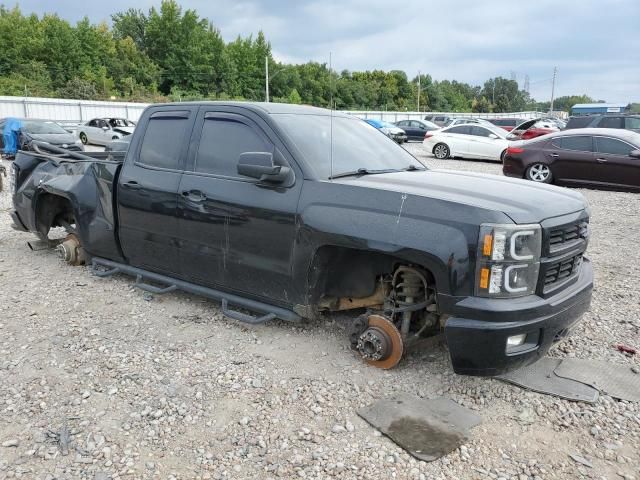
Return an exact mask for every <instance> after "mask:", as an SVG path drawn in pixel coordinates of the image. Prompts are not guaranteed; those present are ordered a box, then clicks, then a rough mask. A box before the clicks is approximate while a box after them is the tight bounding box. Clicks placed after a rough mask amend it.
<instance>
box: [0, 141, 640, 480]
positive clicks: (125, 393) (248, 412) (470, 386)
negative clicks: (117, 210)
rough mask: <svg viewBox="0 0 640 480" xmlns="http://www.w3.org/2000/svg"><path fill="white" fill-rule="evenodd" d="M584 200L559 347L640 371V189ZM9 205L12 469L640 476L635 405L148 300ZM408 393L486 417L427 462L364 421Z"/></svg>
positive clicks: (4, 465)
mask: <svg viewBox="0 0 640 480" xmlns="http://www.w3.org/2000/svg"><path fill="white" fill-rule="evenodd" d="M407 148H408V149H409V150H410V151H412V152H414V153H415V154H416V155H417V156H418V157H419V158H420V159H421V160H422V161H423V162H424V163H425V164H427V165H428V166H431V167H437V168H451V169H456V170H470V171H480V172H486V173H493V174H498V175H500V174H501V168H500V165H499V164H496V163H484V162H475V161H454V160H446V161H436V160H435V159H433V158H432V157H431V156H430V155H426V153H425V152H424V150H423V148H422V145H421V144H409V145H408V146H407ZM5 165H8V163H6V162H5ZM582 193H583V194H584V195H585V196H586V197H587V198H588V200H589V202H590V204H591V207H592V222H591V223H592V239H591V244H590V246H589V251H588V253H589V256H590V258H591V259H592V261H593V264H594V269H595V275H596V278H595V280H596V289H595V292H594V298H593V303H592V307H591V311H590V312H588V313H587V314H586V316H585V318H584V321H583V322H582V323H581V324H580V326H579V327H578V328H577V329H576V330H575V332H574V334H573V336H572V337H570V338H569V339H568V340H567V341H566V342H564V343H562V344H561V345H559V346H558V347H556V348H555V349H554V350H553V351H552V352H551V355H553V356H558V357H565V356H569V357H581V358H597V359H606V360H608V361H610V362H612V363H618V364H633V365H635V366H636V367H640V362H639V361H638V355H636V356H634V357H627V356H625V355H624V354H621V353H619V352H617V351H616V349H615V348H614V346H615V344H617V343H626V344H631V345H633V346H635V347H640V335H639V329H640V313H639V312H640V309H639V308H638V307H639V302H640V268H639V264H640V262H639V260H638V254H637V248H638V241H637V239H638V238H640V217H639V215H640V213H639V212H640V208H639V207H640V201H639V199H640V197H639V196H638V195H634V194H628V193H611V192H603V191H591V190H583V191H582ZM9 207H10V198H9V195H8V194H7V192H6V191H4V192H2V193H1V194H0V312H1V314H0V478H25V479H43V480H44V479H47V480H50V479H91V480H94V479H95V480H105V479H109V478H112V479H116V478H121V479H137V478H140V479H143V478H160V479H209V478H216V479H218V478H233V479H270V478H340V479H355V478H363V479H388V478H397V479H426V478H430V479H444V478H446V479H489V478H491V479H517V480H525V479H551V478H559V479H567V478H569V479H571V478H594V479H602V478H606V479H610V480H613V479H619V478H627V479H631V478H636V479H640V405H638V404H633V403H628V402H620V401H615V400H613V399H611V398H609V397H607V396H601V397H600V399H599V400H598V402H597V403H596V404H595V405H589V404H582V403H572V402H568V401H564V400H560V399H556V398H553V397H550V396H545V395H540V394H536V393H531V392H526V391H524V390H521V389H519V388H517V387H514V386H511V385H508V384H504V383H501V382H499V381H496V380H491V379H483V378H472V377H461V376H456V375H454V374H453V372H452V370H451V368H450V366H449V363H448V357H447V354H446V351H445V349H444V347H441V348H436V349H434V350H431V351H424V352H414V353H412V354H410V355H409V356H408V358H406V359H405V360H404V361H403V362H402V363H401V364H400V365H399V367H398V368H397V369H395V370H392V371H388V372H385V371H380V370H376V369H373V368H370V367H367V366H365V365H364V364H363V363H362V362H361V361H360V360H359V359H358V358H357V357H356V356H355V355H354V353H353V352H351V350H350V349H349V348H348V346H347V340H346V335H345V331H344V326H345V322H344V318H342V317H339V316H335V317H326V318H324V319H323V320H322V321H320V322H318V323H310V324H305V325H301V326H292V325H289V324H285V323H280V322H275V323H272V324H267V325H262V326H254V327H248V326H246V325H241V324H238V323H237V322H234V321H231V320H228V319H225V318H223V317H222V315H221V313H220V310H219V308H218V305H217V304H215V303H212V302H209V301H206V300H203V299H201V298H199V297H195V296H190V295H186V294H169V295H166V296H161V297H159V296H150V295H149V294H145V293H143V292H141V291H139V290H135V289H133V288H132V287H131V284H132V279H131V278H128V277H123V276H122V277H116V278H112V279H99V278H96V277H93V276H91V275H90V274H89V272H88V270H87V269H86V268H84V267H70V266H67V265H65V264H64V263H63V262H62V261H61V260H59V259H58V258H57V257H56V256H55V255H54V254H53V253H51V252H49V251H39V252H32V251H30V250H29V248H28V247H27V245H26V241H27V240H29V239H30V238H31V237H30V236H29V235H27V234H23V233H19V232H15V231H13V230H12V229H11V228H10V219H9V216H8V215H7V211H8V210H9ZM397 391H404V392H409V393H413V394H416V395H418V396H421V397H425V398H432V397H435V396H438V395H444V396H447V397H449V398H452V399H453V400H455V401H456V402H458V403H459V404H461V405H464V406H466V407H468V408H471V409H473V410H476V411H477V412H478V413H479V414H480V415H481V416H482V418H483V424H482V425H480V426H479V427H476V428H475V429H474V430H473V431H472V439H471V441H470V442H469V443H467V444H466V445H464V446H463V447H461V448H460V449H458V450H456V451H455V452H453V453H451V454H449V455H448V456H446V457H443V458H441V459H440V460H437V461H435V462H433V463H424V462H419V461H417V460H415V459H413V458H412V457H409V455H407V454H406V453H405V452H404V451H403V450H401V449H399V448H398V447H397V446H395V444H393V443H392V442H391V441H390V440H388V439H387V438H386V437H383V436H381V435H379V434H378V433H377V432H376V431H374V430H373V429H372V428H371V427H369V426H368V425H367V424H366V423H364V422H363V421H362V420H361V419H360V418H359V417H358V416H357V415H356V413H355V411H356V410H357V409H358V408H359V407H361V406H364V405H367V404H369V403H371V402H373V401H375V400H376V399H378V398H381V397H384V396H385V395H387V394H389V393H390V392H397ZM570 455H574V458H582V459H584V460H585V462H582V463H581V462H580V461H576V460H574V459H573V458H572V457H570ZM575 456H577V457H575ZM585 463H587V464H589V465H590V466H588V465H585Z"/></svg>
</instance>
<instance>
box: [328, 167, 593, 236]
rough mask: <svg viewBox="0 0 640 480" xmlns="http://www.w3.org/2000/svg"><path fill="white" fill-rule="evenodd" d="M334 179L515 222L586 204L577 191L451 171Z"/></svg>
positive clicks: (536, 219) (532, 220) (575, 209)
mask: <svg viewBox="0 0 640 480" xmlns="http://www.w3.org/2000/svg"><path fill="white" fill-rule="evenodd" d="M334 182H340V183H344V184H349V185H354V186H361V187H365V188H374V189H379V190H387V191H396V192H399V193H406V194H408V195H415V196H420V197H425V198H434V199H438V200H444V201H448V202H453V203H457V204H465V205H471V206H474V207H477V208H483V209H486V210H492V211H499V212H502V213H504V214H505V215H507V216H509V217H510V218H511V219H512V220H513V221H514V222H515V223H519V224H523V223H539V222H542V221H543V220H546V219H547V218H552V217H558V216H561V215H566V214H569V213H573V212H578V211H581V210H583V209H585V208H587V206H588V204H587V201H586V200H585V198H584V197H583V196H582V195H581V194H580V193H577V192H574V191H572V190H569V189H566V188H560V187H554V186H553V185H544V184H539V183H534V182H529V181H526V180H519V179H514V178H508V177H500V176H497V175H488V174H480V173H469V172H460V171H452V170H427V171H424V172H398V173H385V174H378V175H363V176H361V177H345V178H341V179H338V180H334Z"/></svg>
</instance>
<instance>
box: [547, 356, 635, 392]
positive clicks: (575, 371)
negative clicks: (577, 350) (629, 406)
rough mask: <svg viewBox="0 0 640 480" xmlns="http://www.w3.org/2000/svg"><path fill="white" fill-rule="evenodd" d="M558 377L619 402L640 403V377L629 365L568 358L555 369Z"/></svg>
mask: <svg viewBox="0 0 640 480" xmlns="http://www.w3.org/2000/svg"><path fill="white" fill-rule="evenodd" d="M555 374H556V375H557V376H558V377H562V378H569V379H572V380H575V381H577V382H582V383H584V384H586V385H591V386H592V387H593V388H597V389H598V390H600V391H601V392H603V393H606V394H607V395H609V396H611V397H613V398H617V399H619V400H628V401H631V402H640V376H638V375H636V374H635V373H633V371H632V369H631V367H630V366H628V365H620V364H617V363H610V362H606V361H601V360H587V359H581V358H566V359H564V360H562V363H560V365H559V366H558V367H557V368H556V369H555Z"/></svg>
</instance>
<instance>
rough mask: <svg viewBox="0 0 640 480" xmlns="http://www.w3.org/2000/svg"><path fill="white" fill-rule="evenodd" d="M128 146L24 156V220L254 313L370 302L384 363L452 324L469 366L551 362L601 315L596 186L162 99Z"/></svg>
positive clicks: (314, 125) (153, 286)
mask: <svg viewBox="0 0 640 480" xmlns="http://www.w3.org/2000/svg"><path fill="white" fill-rule="evenodd" d="M43 148H44V147H43ZM123 155H125V156H124V160H122V159H121V158H120V157H114V156H109V155H104V154H101V155H96V154H77V153H73V154H69V153H68V154H61V153H57V154H55V155H54V154H51V153H46V152H45V151H44V150H42V149H41V150H40V151H39V152H21V153H19V154H18V156H17V158H16V160H15V162H14V163H13V165H12V169H11V177H12V182H11V183H12V189H13V191H12V194H13V203H14V208H13V210H12V212H11V215H12V218H13V221H14V225H15V228H17V229H19V230H23V231H30V232H33V233H36V234H38V235H39V236H40V237H41V238H42V239H44V240H46V241H47V242H49V243H52V242H53V243H56V244H58V249H59V251H60V253H61V255H62V256H63V257H64V258H65V259H66V260H67V261H69V262H70V263H72V264H78V263H82V262H87V263H90V264H92V265H93V266H94V271H95V272H96V273H97V274H99V275H102V276H108V275H110V274H112V273H116V272H121V273H127V274H131V275H133V276H135V277H136V285H137V286H139V287H140V288H143V289H146V290H148V291H151V292H155V293H164V292H169V291H172V290H175V289H180V290H185V291H188V292H192V293H196V294H200V295H204V296H207V297H210V298H213V299H216V300H219V301H221V302H222V306H223V311H224V313H225V314H226V315H228V316H230V317H232V318H236V319H238V320H240V321H245V322H249V323H260V322H265V321H268V320H271V319H274V318H280V319H283V320H288V321H298V320H300V319H301V318H302V317H307V318H313V317H314V316H315V315H316V314H318V313H319V312H322V311H340V310H355V309H362V310H363V311H366V313H364V314H363V315H361V316H360V317H357V318H355V320H354V321H353V324H352V326H351V328H350V331H349V337H350V342H351V344H352V346H353V347H354V348H355V349H357V351H358V352H360V354H361V355H362V357H363V358H364V359H365V360H366V361H367V362H368V363H370V364H372V365H374V366H378V367H381V368H391V367H393V366H395V365H396V364H397V363H398V362H399V361H400V360H401V358H402V355H403V353H404V351H405V349H406V348H408V347H409V346H410V345H416V346H417V345H422V348H427V347H425V346H424V345H425V344H424V343H421V342H423V341H424V339H429V338H434V337H436V336H438V335H441V334H444V336H445V337H446V340H447V343H448V345H449V351H450V355H451V360H452V364H453V367H454V370H455V371H456V372H457V373H462V374H471V375H496V374H499V373H502V372H504V371H507V370H509V369H513V368H517V367H519V366H522V365H525V364H528V363H532V362H534V361H535V360H537V359H538V358H540V357H541V356H543V355H544V353H545V352H546V351H547V350H548V349H549V348H550V346H551V345H552V344H553V342H555V341H558V340H560V339H561V338H563V337H564V336H565V335H566V334H567V332H568V331H569V329H570V328H571V326H572V325H573V324H574V323H575V322H577V321H578V320H579V319H580V317H581V315H582V313H583V312H585V311H586V310H587V309H588V307H589V302H590V299H591V290H592V270H591V265H590V262H589V260H588V259H587V258H585V257H584V252H585V250H586V247H587V243H588V222H589V212H588V206H587V204H586V201H585V200H584V198H583V197H582V195H580V194H578V193H574V192H570V191H568V190H564V189H560V188H556V187H553V186H547V185H532V184H529V183H526V182H524V181H521V180H514V179H508V178H500V177H495V176H485V175H479V174H465V173H461V172H448V171H442V170H429V169H427V168H425V167H424V166H423V165H422V164H421V163H420V162H418V161H417V160H416V159H415V158H414V157H413V156H412V155H410V154H409V153H408V152H407V151H406V150H404V149H403V148H402V147H400V146H398V145H396V144H395V143H394V142H393V141H391V140H389V139H388V138H387V137H386V136H385V135H383V134H381V133H380V132H378V131H377V130H376V129H374V128H373V127H371V126H369V125H367V124H366V123H365V122H363V121H361V120H359V119H357V118H354V117H350V116H348V115H342V114H339V113H335V112H329V111H328V110H324V109H318V108H313V107H302V106H292V105H279V104H252V103H234V102H198V103H181V104H179V105H178V104H167V105H154V106H151V107H149V108H147V109H146V110H145V112H144V114H143V115H142V117H141V119H140V122H139V124H138V127H137V128H136V130H135V132H134V133H133V135H132V138H131V145H130V147H129V148H128V150H127V152H126V154H123ZM53 227H61V228H63V229H65V230H66V232H67V236H66V238H64V239H62V240H53V239H52V238H51V237H50V235H49V232H50V229H51V228H53ZM238 308H241V309H243V310H249V311H251V312H253V315H249V314H247V313H243V312H241V311H239V310H238Z"/></svg>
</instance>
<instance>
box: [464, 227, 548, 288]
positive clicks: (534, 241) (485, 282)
mask: <svg viewBox="0 0 640 480" xmlns="http://www.w3.org/2000/svg"><path fill="white" fill-rule="evenodd" d="M541 245H542V233H541V230H540V225H494V224H482V225H481V226H480V238H479V240H478V254H477V262H476V265H477V266H476V295H478V296H480V297H496V298H506V297H522V296H524V295H531V294H532V293H534V292H535V290H536V284H537V283H538V272H539V270H540V248H541Z"/></svg>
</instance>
